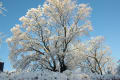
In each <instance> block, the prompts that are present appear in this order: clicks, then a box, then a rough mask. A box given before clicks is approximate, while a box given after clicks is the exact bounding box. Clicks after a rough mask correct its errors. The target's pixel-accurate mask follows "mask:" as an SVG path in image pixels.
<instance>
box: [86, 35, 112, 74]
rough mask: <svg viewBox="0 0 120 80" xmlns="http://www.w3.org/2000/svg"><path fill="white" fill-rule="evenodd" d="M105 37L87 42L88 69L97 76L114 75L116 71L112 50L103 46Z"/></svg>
mask: <svg viewBox="0 0 120 80" xmlns="http://www.w3.org/2000/svg"><path fill="white" fill-rule="evenodd" d="M103 42H104V37H102V36H98V37H95V38H92V39H91V40H89V41H88V42H87V46H86V47H87V49H86V51H85V52H86V54H85V55H86V60H85V61H86V65H85V66H86V67H87V68H88V70H90V72H92V73H96V74H101V75H102V74H105V73H109V74H110V73H112V71H113V69H114V64H113V61H112V60H113V59H112V57H111V56H110V54H111V50H110V49H109V47H108V46H106V45H104V44H103Z"/></svg>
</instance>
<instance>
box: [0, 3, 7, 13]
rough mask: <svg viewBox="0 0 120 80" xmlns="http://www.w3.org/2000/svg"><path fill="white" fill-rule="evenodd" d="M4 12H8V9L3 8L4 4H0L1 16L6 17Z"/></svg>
mask: <svg viewBox="0 0 120 80" xmlns="http://www.w3.org/2000/svg"><path fill="white" fill-rule="evenodd" d="M3 11H6V9H5V8H4V7H3V3H2V2H0V14H2V15H4V14H3Z"/></svg>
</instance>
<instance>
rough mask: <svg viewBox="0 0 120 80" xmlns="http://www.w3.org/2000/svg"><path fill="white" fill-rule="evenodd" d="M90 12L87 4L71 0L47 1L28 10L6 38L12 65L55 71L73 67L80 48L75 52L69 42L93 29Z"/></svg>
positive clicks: (76, 41)
mask: <svg viewBox="0 0 120 80" xmlns="http://www.w3.org/2000/svg"><path fill="white" fill-rule="evenodd" d="M90 12H91V8H90V7H89V6H88V5H87V4H77V3H76V2H75V1H73V0H46V1H45V3H44V4H43V6H39V7H38V8H31V9H30V10H28V12H27V13H26V15H25V16H23V17H21V18H20V19H19V20H20V21H21V22H22V25H19V24H17V25H15V26H14V27H13V28H12V29H11V32H12V33H13V36H11V37H10V38H8V39H7V42H8V45H9V47H10V55H9V59H10V60H11V62H12V64H13V67H14V68H16V69H17V70H37V69H40V68H43V69H48V70H51V71H55V72H56V71H59V72H63V71H65V70H67V69H73V68H75V67H76V66H77V65H78V64H79V63H80V62H79V61H80V57H79V56H81V54H82V51H80V52H79V53H76V52H78V50H77V49H75V48H73V46H72V45H73V44H78V42H79V41H78V40H80V38H81V36H84V35H86V34H88V33H89V31H91V30H92V27H91V22H90V21H89V19H88V17H89V14H90ZM79 44H82V43H79ZM72 49H73V50H72ZM81 49H82V47H81ZM78 59H79V60H78ZM73 64H74V66H73Z"/></svg>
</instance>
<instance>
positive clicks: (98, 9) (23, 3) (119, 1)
mask: <svg viewBox="0 0 120 80" xmlns="http://www.w3.org/2000/svg"><path fill="white" fill-rule="evenodd" d="M0 1H3V4H4V6H5V8H6V9H7V12H4V13H5V14H6V16H2V15H0V32H3V33H4V34H5V35H6V38H7V37H9V36H11V32H10V29H11V28H12V27H13V26H14V25H15V24H19V23H20V22H19V20H18V19H19V18H20V17H21V16H24V15H25V13H26V12H27V10H28V9H30V8H36V7H37V6H38V5H42V4H43V1H44V0H0ZM78 3H87V4H89V5H90V6H91V7H92V9H93V11H92V14H91V18H90V20H91V21H92V25H93V28H94V30H93V32H91V36H93V37H94V36H99V35H100V36H104V37H105V43H106V44H107V45H109V46H110V47H111V50H112V56H113V57H114V59H115V61H117V60H118V59H120V53H119V50H120V47H119V45H120V0H78ZM8 54H9V49H8V46H7V43H6V42H5V39H3V43H2V45H1V46H0V58H1V61H4V62H5V70H11V69H12V68H11V65H10V62H9V60H8Z"/></svg>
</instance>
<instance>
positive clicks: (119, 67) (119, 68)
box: [116, 60, 120, 75]
mask: <svg viewBox="0 0 120 80" xmlns="http://www.w3.org/2000/svg"><path fill="white" fill-rule="evenodd" d="M118 63H119V64H118V66H117V70H116V74H117V75H120V60H119V61H118Z"/></svg>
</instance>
